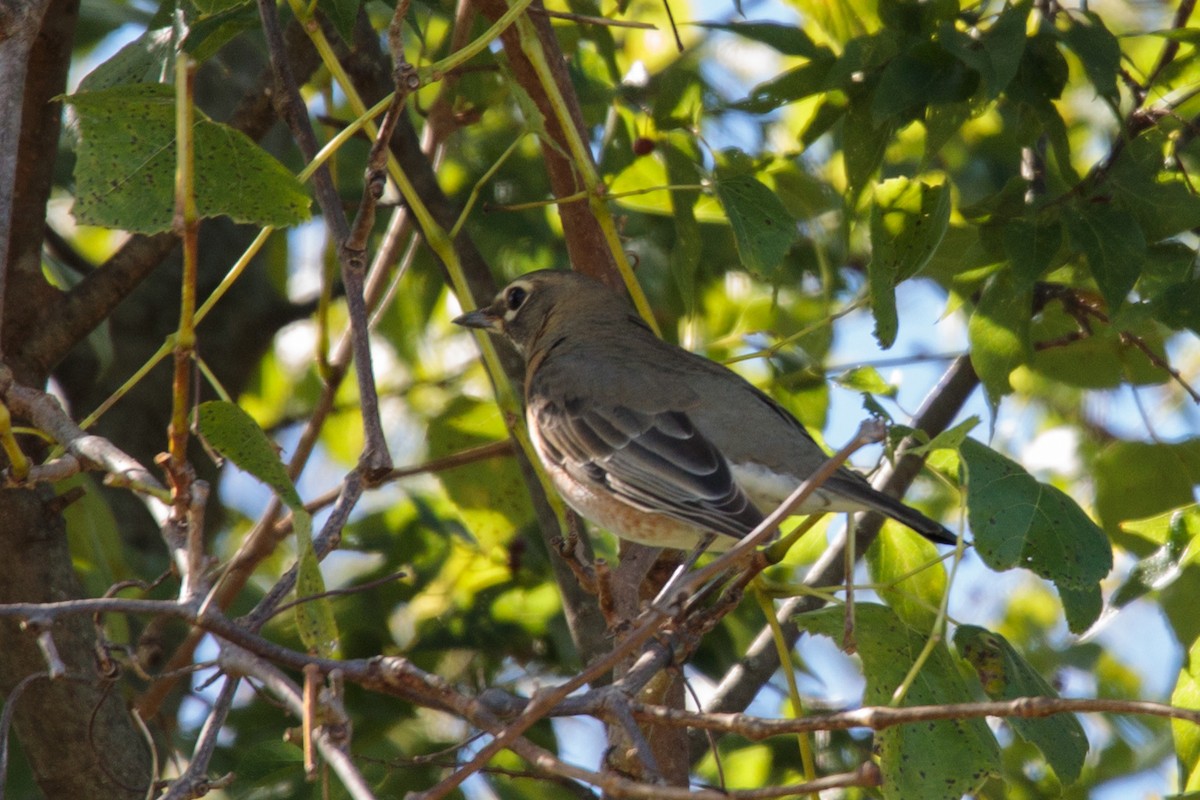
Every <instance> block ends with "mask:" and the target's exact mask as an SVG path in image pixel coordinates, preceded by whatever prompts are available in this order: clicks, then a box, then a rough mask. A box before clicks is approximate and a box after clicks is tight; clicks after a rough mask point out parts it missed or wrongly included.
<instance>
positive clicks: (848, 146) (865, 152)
mask: <svg viewBox="0 0 1200 800" xmlns="http://www.w3.org/2000/svg"><path fill="white" fill-rule="evenodd" d="M845 117H846V119H845V121H844V122H843V123H842V160H843V161H844V163H845V165H846V183H847V184H848V185H849V187H850V192H849V195H850V197H851V198H856V197H858V195H859V193H861V192H862V190H863V188H864V187H865V186H866V185H867V181H868V180H869V179H870V177H871V176H872V175H874V174H875V170H877V169H879V165H880V164H882V163H883V154H884V153H885V152H886V151H887V146H888V142H889V141H891V138H892V132H893V131H894V130H895V124H894V122H893V121H892V120H886V121H884V122H881V123H879V124H878V125H876V123H875V119H874V117H873V116H872V114H871V108H870V105H869V104H868V103H867V102H866V101H865V100H860V99H856V100H855V101H853V102H851V103H850V107H849V109H848V110H847V111H846V114H845Z"/></svg>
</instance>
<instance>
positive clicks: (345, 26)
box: [317, 0, 362, 42]
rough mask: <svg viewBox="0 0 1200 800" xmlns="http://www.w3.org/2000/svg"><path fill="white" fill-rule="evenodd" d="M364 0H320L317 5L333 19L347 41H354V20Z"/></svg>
mask: <svg viewBox="0 0 1200 800" xmlns="http://www.w3.org/2000/svg"><path fill="white" fill-rule="evenodd" d="M361 5H362V0H318V2H317V7H318V8H319V9H321V10H322V11H324V12H325V15H326V16H327V17H329V19H330V20H332V22H333V24H334V27H336V28H337V30H338V33H340V34H341V36H342V39H344V40H345V41H347V42H352V41H354V20H355V18H356V17H357V16H358V9H359V6H361Z"/></svg>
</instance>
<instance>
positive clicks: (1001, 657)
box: [954, 625, 1088, 785]
mask: <svg viewBox="0 0 1200 800" xmlns="http://www.w3.org/2000/svg"><path fill="white" fill-rule="evenodd" d="M954 646H955V647H956V648H957V649H958V652H959V655H961V656H962V657H963V658H964V659H965V660H966V661H967V663H969V664H970V665H971V666H972V667H974V669H975V672H976V674H977V675H978V676H979V682H980V684H981V685H982V686H983V690H984V692H985V693H987V696H988V697H990V698H991V699H992V700H1016V699H1017V698H1019V697H1058V696H1059V695H1058V692H1056V691H1054V689H1053V688H1052V687H1051V686H1050V684H1049V683H1047V682H1046V680H1045V679H1044V678H1043V677H1042V676H1041V675H1039V674H1038V672H1037V670H1035V669H1034V668H1033V666H1032V665H1031V664H1030V663H1029V662H1028V661H1026V660H1025V658H1024V657H1023V656H1022V655H1021V654H1020V653H1018V652H1017V651H1016V650H1015V649H1013V646H1012V645H1011V644H1009V642H1008V640H1007V639H1005V638H1004V637H1003V636H1001V635H1000V634H998V633H993V632H991V631H989V630H986V629H984V628H980V627H977V626H975V625H959V626H958V629H957V630H955V632H954ZM1007 721H1008V724H1009V725H1011V726H1012V728H1013V730H1014V731H1016V732H1017V734H1018V735H1019V736H1020V737H1021V738H1022V739H1024V740H1025V741H1027V742H1030V743H1031V744H1033V745H1034V746H1035V747H1037V749H1039V750H1041V751H1042V755H1043V756H1045V758H1046V762H1047V763H1048V764H1049V765H1050V766H1051V767H1052V768H1053V769H1054V772H1055V774H1057V775H1058V779H1059V780H1060V781H1061V782H1062V783H1063V784H1064V785H1070V784H1072V783H1074V782H1075V781H1077V780H1079V775H1080V773H1081V772H1082V771H1083V762H1084V759H1085V758H1086V757H1087V752H1088V740H1087V734H1086V733H1084V731H1083V726H1082V725H1080V724H1079V720H1078V719H1076V718H1075V716H1074V715H1073V714H1056V715H1054V716H1052V717H1043V718H1030V719H1023V718H1020V717H1009V718H1008V720H1007Z"/></svg>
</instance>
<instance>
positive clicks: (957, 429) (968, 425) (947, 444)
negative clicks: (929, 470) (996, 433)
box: [909, 416, 979, 456]
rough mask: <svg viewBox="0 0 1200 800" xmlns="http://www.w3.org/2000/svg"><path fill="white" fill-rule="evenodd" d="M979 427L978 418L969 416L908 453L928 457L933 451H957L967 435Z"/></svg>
mask: <svg viewBox="0 0 1200 800" xmlns="http://www.w3.org/2000/svg"><path fill="white" fill-rule="evenodd" d="M978 426H979V417H976V416H970V417H967V418H966V419H964V420H963V421H962V422H960V423H958V424H957V425H955V426H954V427H953V428H948V429H946V430H944V431H942V432H941V433H939V434H938V435H937V436H935V437H933V438H932V439H930V440H929V441H928V442H926V443H925V444H922V445H917V446H916V447H914V448H912V450H910V451H909V452H911V453H912V454H913V455H918V456H924V455H929V454H930V453H932V452H933V451H934V450H958V447H959V445H961V444H962V443H963V441H965V440H966V438H967V435H968V434H969V433H970V432H971V431H972V430H974V429H975V428H977V427H978Z"/></svg>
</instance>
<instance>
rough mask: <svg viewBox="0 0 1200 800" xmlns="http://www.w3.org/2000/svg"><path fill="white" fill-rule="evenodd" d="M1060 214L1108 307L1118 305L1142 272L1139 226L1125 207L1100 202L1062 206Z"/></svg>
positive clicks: (1143, 240) (1142, 244) (1143, 248)
mask: <svg viewBox="0 0 1200 800" xmlns="http://www.w3.org/2000/svg"><path fill="white" fill-rule="evenodd" d="M1062 217H1063V222H1064V223H1065V224H1066V227H1067V235H1068V236H1069V237H1070V240H1071V245H1072V247H1074V248H1075V249H1076V250H1079V251H1082V252H1083V254H1084V255H1085V256H1087V262H1088V268H1089V269H1090V270H1091V273H1092V277H1093V278H1094V279H1095V280H1096V285H1097V286H1099V287H1100V293H1101V294H1103V295H1104V299H1105V300H1106V301H1107V302H1108V305H1109V308H1111V309H1113V310H1116V309H1118V308H1120V307H1121V305H1122V304H1124V302H1125V298H1126V297H1127V296H1128V295H1129V290H1130V289H1132V288H1133V285H1134V283H1136V282H1137V279H1138V276H1139V275H1141V272H1142V261H1143V259H1144V258H1145V256H1146V237H1145V236H1144V235H1143V234H1142V228H1141V226H1140V225H1138V224H1137V221H1136V220H1135V219H1134V218H1133V216H1132V215H1130V213H1129V212H1128V211H1124V210H1122V209H1119V208H1113V207H1112V206H1111V205H1108V204H1104V203H1092V204H1090V205H1088V206H1087V207H1085V208H1082V209H1077V208H1073V207H1071V206H1066V207H1064V208H1063V210H1062Z"/></svg>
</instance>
